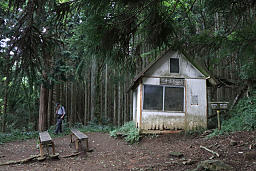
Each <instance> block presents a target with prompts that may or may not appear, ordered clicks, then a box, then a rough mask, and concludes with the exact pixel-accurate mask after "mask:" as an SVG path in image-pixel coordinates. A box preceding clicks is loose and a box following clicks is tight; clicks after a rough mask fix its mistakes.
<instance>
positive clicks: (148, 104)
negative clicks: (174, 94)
mask: <svg viewBox="0 0 256 171" xmlns="http://www.w3.org/2000/svg"><path fill="white" fill-rule="evenodd" d="M143 102H144V103H143V109H148V110H162V109H163V87H162V86H154V85H144V101H143Z"/></svg>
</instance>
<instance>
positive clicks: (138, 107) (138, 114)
mask: <svg viewBox="0 0 256 171" xmlns="http://www.w3.org/2000/svg"><path fill="white" fill-rule="evenodd" d="M141 86H142V85H141V84H140V85H138V88H137V114H136V115H137V117H136V118H137V119H136V125H137V126H138V127H139V128H140V127H141V125H140V108H141V107H140V106H141V105H142V104H141V99H140V91H141Z"/></svg>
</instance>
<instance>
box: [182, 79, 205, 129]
mask: <svg viewBox="0 0 256 171" xmlns="http://www.w3.org/2000/svg"><path fill="white" fill-rule="evenodd" d="M186 92H187V93H186V101H187V108H186V123H185V124H186V126H187V129H189V130H191V129H194V128H197V127H204V128H206V127H207V93H206V80H205V79H187V80H186Z"/></svg>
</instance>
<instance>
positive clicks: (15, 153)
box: [0, 131, 256, 171]
mask: <svg viewBox="0 0 256 171" xmlns="http://www.w3.org/2000/svg"><path fill="white" fill-rule="evenodd" d="M86 134H87V135H88V137H89V148H90V149H92V150H93V151H92V152H87V153H86V154H83V153H82V154H79V155H78V156H74V157H68V158H63V156H67V155H69V154H71V153H72V152H74V147H73V146H71V147H70V145H69V143H70V136H64V137H58V138H55V139H54V142H55V145H56V151H57V152H58V153H59V154H60V156H59V157H60V158H59V159H46V160H44V161H37V160H36V161H35V160H34V161H31V162H28V163H24V164H14V165H5V166H0V170H15V171H16V170H37V171H38V170H62V171H64V170H79V171H80V170H89V171H90V170H175V171H182V170H192V169H194V168H196V167H197V165H198V163H199V162H200V161H204V160H208V159H209V158H211V157H212V156H213V154H212V153H210V152H208V151H206V150H205V149H203V148H200V146H204V147H207V148H209V149H211V150H213V151H215V152H217V153H219V154H220V157H217V156H215V158H214V159H217V160H221V161H224V162H225V163H226V164H229V165H230V166H232V167H233V168H234V170H239V171H240V170H248V171H252V170H256V155H255V154H251V153H252V152H256V149H254V148H255V147H254V144H256V138H255V136H256V131H253V132H237V133H232V134H230V135H223V136H219V137H214V138H210V139H209V138H205V136H202V135H199V136H192V135H189V136H188V135H186V136H185V135H184V134H164V135H147V136H144V137H143V138H142V139H141V141H140V142H139V143H137V144H133V145H129V144H127V143H126V142H125V141H124V140H122V139H120V138H118V139H114V138H112V137H110V136H109V134H107V133H86ZM36 141H37V140H35V139H31V140H26V141H17V142H10V143H5V144H3V145H0V163H4V162H7V161H10V160H19V159H23V158H27V157H29V156H30V155H35V154H38V153H39V150H38V149H37V148H36ZM250 145H252V149H250V148H251V146H250ZM170 152H180V153H182V154H183V157H180V158H178V157H173V156H170ZM246 155H248V156H246Z"/></svg>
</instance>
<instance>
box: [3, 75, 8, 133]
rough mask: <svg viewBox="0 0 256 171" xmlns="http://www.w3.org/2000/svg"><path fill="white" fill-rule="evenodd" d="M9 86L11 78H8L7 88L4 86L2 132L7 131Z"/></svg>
mask: <svg viewBox="0 0 256 171" xmlns="http://www.w3.org/2000/svg"><path fill="white" fill-rule="evenodd" d="M8 85H9V78H8V76H7V77H6V80H5V86H4V110H3V118H2V132H5V131H6V115H7V105H8Z"/></svg>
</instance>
